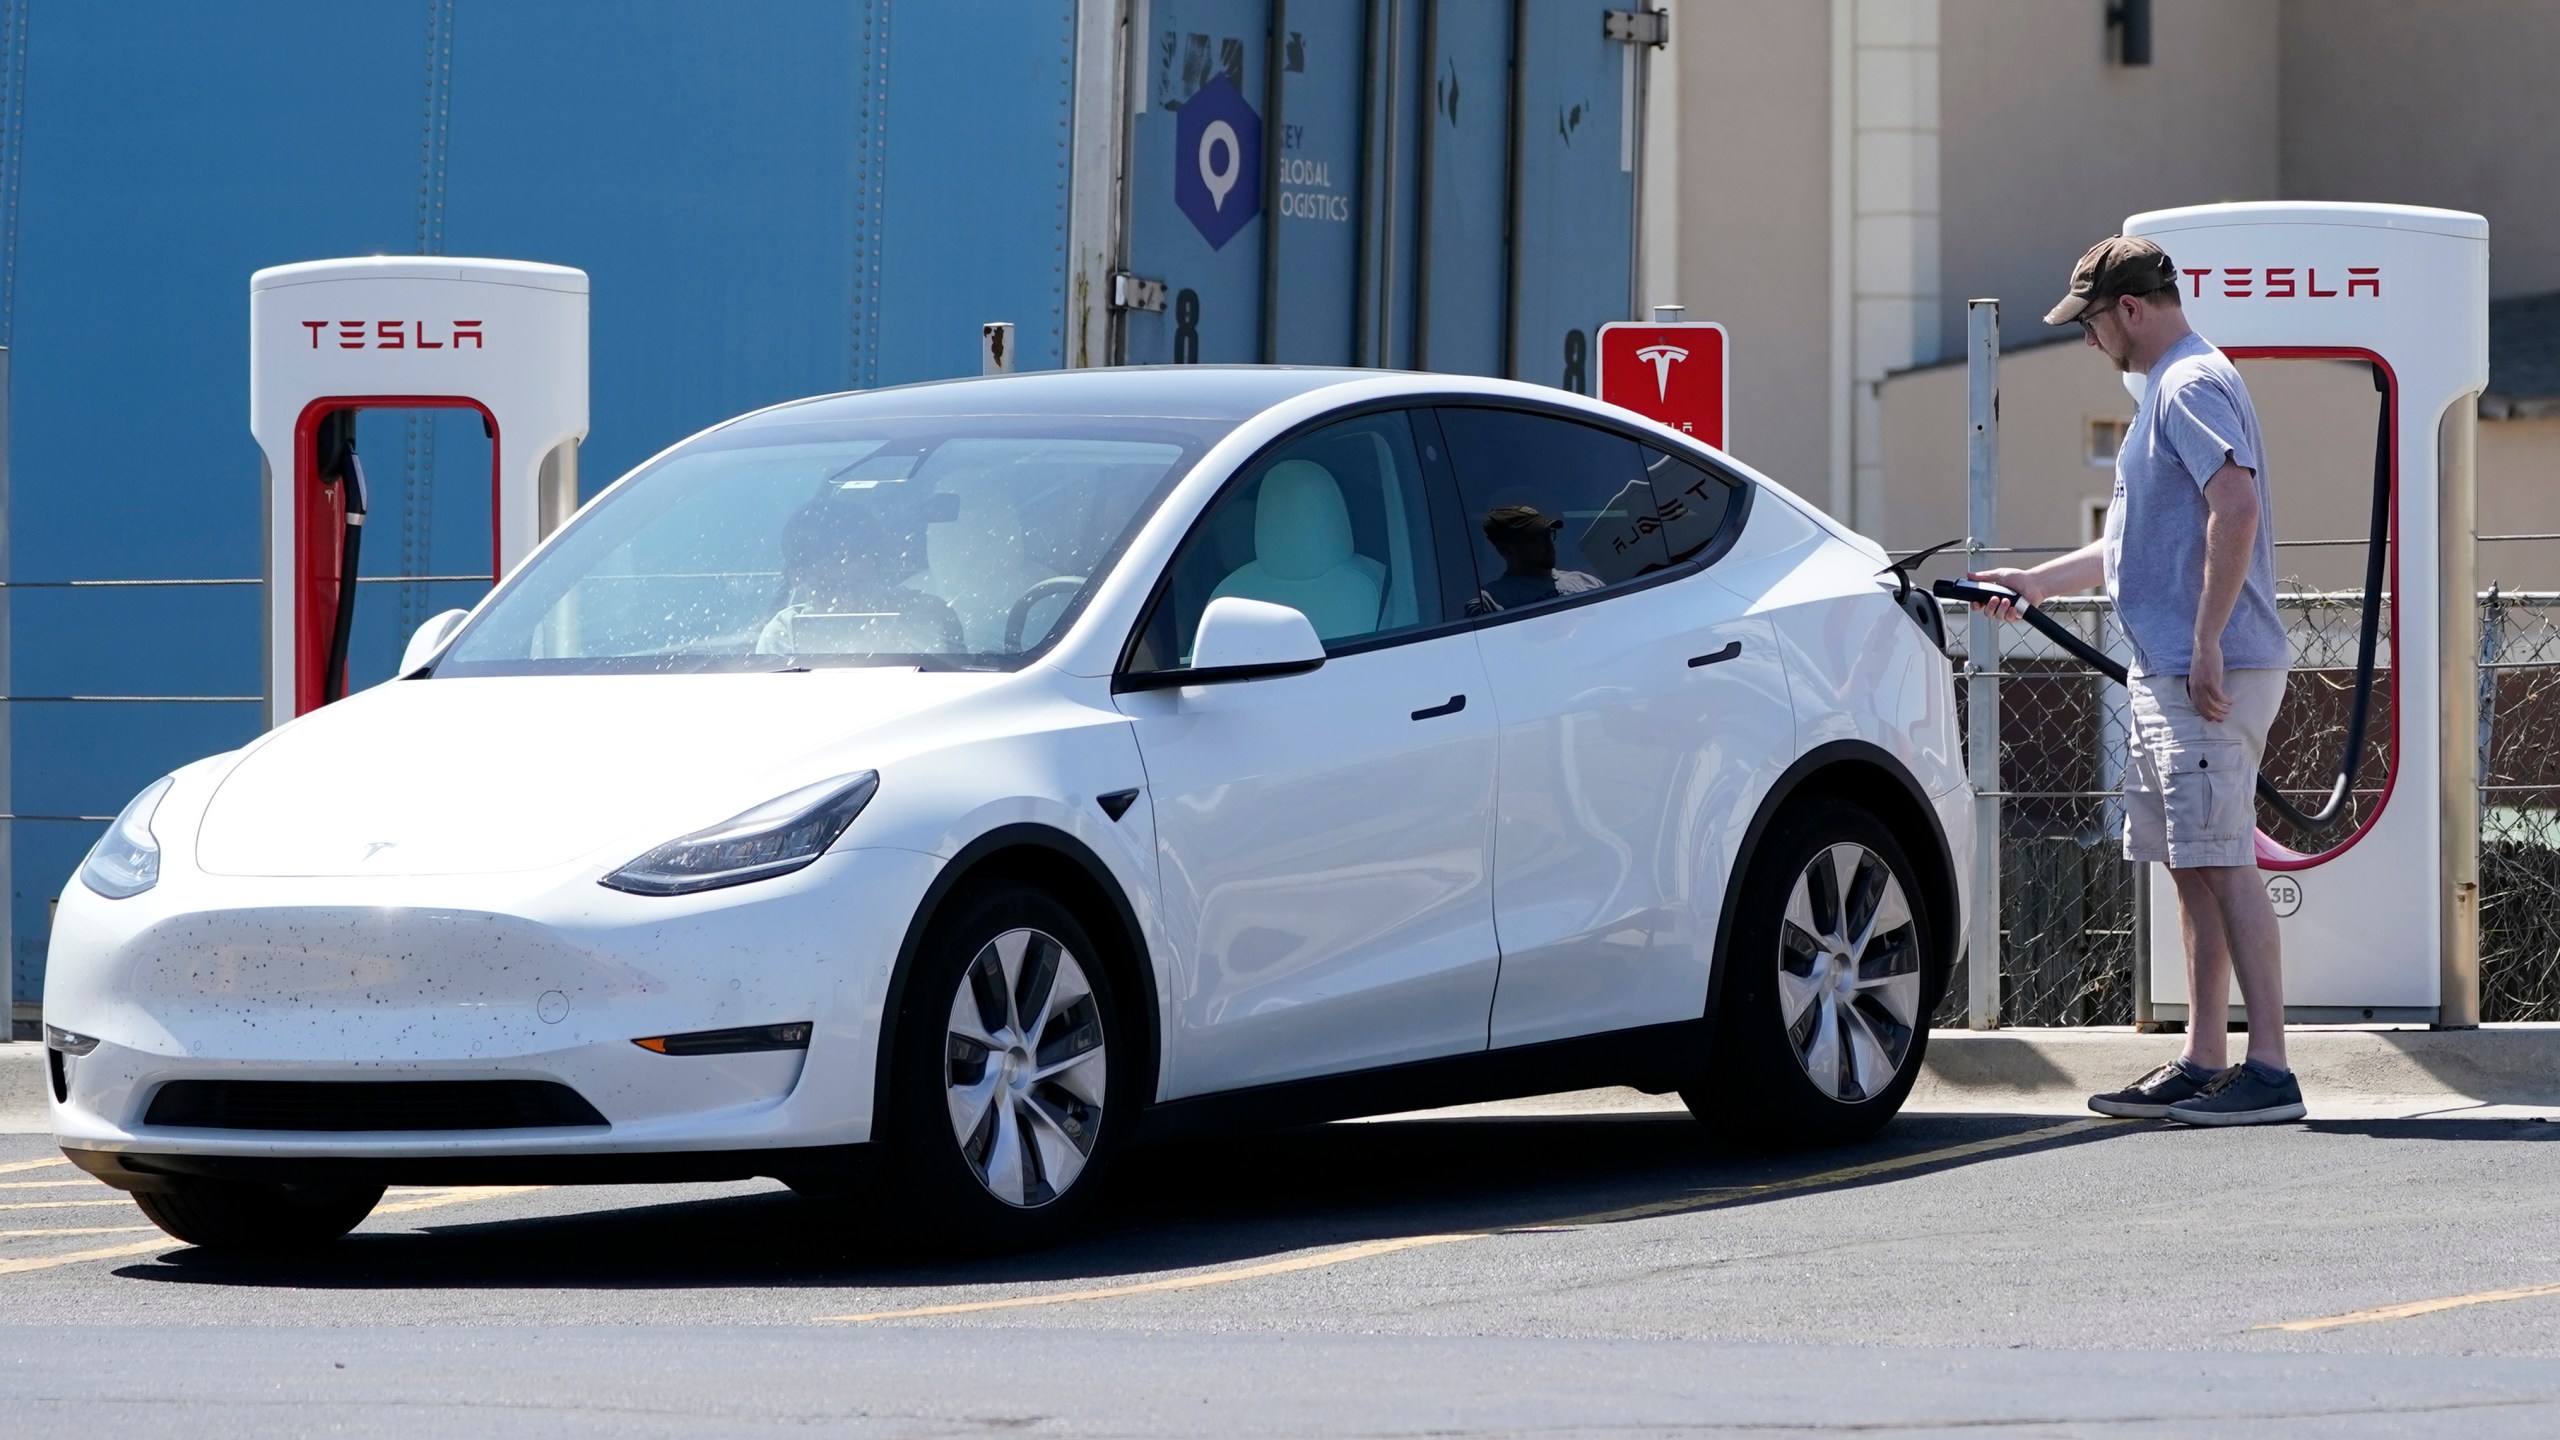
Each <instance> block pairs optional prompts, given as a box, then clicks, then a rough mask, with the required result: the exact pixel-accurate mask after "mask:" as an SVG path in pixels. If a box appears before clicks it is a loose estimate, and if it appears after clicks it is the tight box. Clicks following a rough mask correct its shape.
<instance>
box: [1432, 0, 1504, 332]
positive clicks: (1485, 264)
mask: <svg viewBox="0 0 2560 1440" xmlns="http://www.w3.org/2000/svg"><path fill="white" fill-rule="evenodd" d="M1433 8H1434V9H1435V10H1436V11H1437V12H1438V15H1437V17H1436V18H1437V23H1436V24H1435V25H1434V26H1433V27H1432V45H1433V49H1434V51H1435V53H1434V54H1433V55H1432V56H1431V62H1430V63H1431V89H1430V92H1429V94H1428V95H1427V96H1426V97H1425V99H1426V102H1427V104H1428V107H1429V108H1428V109H1426V110H1425V112H1424V121H1425V123H1426V124H1428V125H1429V126H1430V127H1431V128H1430V130H1429V132H1428V134H1429V136H1430V143H1431V167H1430V168H1431V194H1430V196H1429V198H1428V201H1427V203H1428V204H1429V205H1430V207H1431V215H1430V236H1429V239H1428V240H1427V242H1426V243H1425V246H1424V250H1425V253H1426V256H1427V258H1428V260H1429V262H1430V269H1429V273H1428V278H1427V280H1426V282H1425V289H1426V291H1427V293H1426V294H1425V295H1424V297H1423V307H1424V308H1423V312H1422V317H1421V324H1422V330H1423V341H1424V348H1423V350H1422V353H1421V358H1420V363H1421V364H1423V365H1425V366H1427V367H1428V368H1430V369H1433V370H1449V371H1455V372H1458V373H1461V374H1468V375H1499V374H1501V373H1503V371H1502V337H1503V329H1504V326H1505V324H1506V322H1507V305H1506V303H1505V298H1504V297H1505V292H1506V290H1507V288H1508V284H1509V277H1510V251H1509V248H1508V247H1507V246H1506V244H1505V243H1504V239H1503V233H1504V230H1505V227H1506V224H1507V221H1506V214H1505V207H1506V205H1507V204H1508V203H1509V199H1510V191H1509V187H1508V184H1507V177H1508V176H1509V175H1510V173H1511V18H1510V15H1509V14H1508V13H1507V11H1506V12H1503V13H1498V14H1497V13H1492V11H1491V7H1489V6H1483V5H1478V4H1465V3H1463V0H1462V3H1460V4H1450V3H1447V0H1440V3H1437V4H1435V5H1434V7H1433Z"/></svg>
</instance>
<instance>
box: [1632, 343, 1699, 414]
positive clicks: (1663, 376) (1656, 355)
mask: <svg viewBox="0 0 2560 1440" xmlns="http://www.w3.org/2000/svg"><path fill="white" fill-rule="evenodd" d="M1636 358H1637V359H1639V360H1650V361H1652V362H1653V393H1654V395H1655V397H1656V398H1658V399H1662V400H1668V399H1670V398H1671V367H1672V366H1674V365H1677V364H1679V363H1680V362H1681V361H1683V360H1686V359H1688V358H1689V352H1688V351H1686V350H1683V349H1681V348H1680V347H1679V346H1677V345H1647V346H1646V347H1644V348H1643V349H1641V350H1639V351H1637V352H1636Z"/></svg>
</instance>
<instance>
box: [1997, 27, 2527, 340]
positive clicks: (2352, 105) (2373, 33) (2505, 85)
mask: <svg viewBox="0 0 2560 1440" xmlns="http://www.w3.org/2000/svg"><path fill="white" fill-rule="evenodd" d="M2027 3H2030V4H2031V3H2033V0H2027ZM1948 8H1949V11H1950V14H1951V15H1952V12H1953V11H1954V9H1955V8H1956V0H1948ZM2057 8H2070V7H2057ZM2161 9H2162V10H2163V11H2164V12H2166V11H2168V10H2169V9H2170V7H2169V6H2168V5H2166V4H2163V5H2162V6H2161ZM2283 13H2284V27H2283V29H2284V35H2283V46H2282V80H2281V83H2280V85H2279V87H2278V88H2279V90H2280V92H2281V94H2282V96H2283V166H2284V176H2283V179H2284V193H2285V194H2286V195H2287V196H2290V197H2294V198H2299V199H2310V200H2387V201H2396V202H2399V203H2403V204H2410V205H2442V206H2447V207H2449V208H2452V209H2457V210H2476V211H2478V212H2480V213H2481V214H2484V215H2486V216H2488V217H2489V223H2490V235H2491V239H2492V242H2493V243H2492V244H2491V245H2490V248H2489V288H2490V293H2491V294H2493V295H2500V296H2504V295H2531V294H2539V293H2542V292H2545V291H2550V290H2560V185H2554V184H2553V183H2552V178H2551V166H2550V163H2549V161H2548V159H2547V158H2546V157H2547V145H2548V140H2549V137H2550V136H2551V135H2552V134H2553V133H2555V132H2560V84H2554V83H2553V77H2554V74H2555V72H2560V5H2554V4H2552V3H2550V0H2460V3H2452V0H2428V3H2413V0H2284V12H2283ZM2160 24H2161V28H2162V31H2163V34H2164V37H2165V35H2166V33H2167V32H2168V30H2169V22H2168V21H2167V20H2166V18H2164V19H2163V20H2162V21H2161V22H2160ZM1950 93H1953V87H1952V86H1951V87H1950ZM1949 253H1950V254H1952V253H1954V249H1953V246H1952V244H1950V247H1949Z"/></svg>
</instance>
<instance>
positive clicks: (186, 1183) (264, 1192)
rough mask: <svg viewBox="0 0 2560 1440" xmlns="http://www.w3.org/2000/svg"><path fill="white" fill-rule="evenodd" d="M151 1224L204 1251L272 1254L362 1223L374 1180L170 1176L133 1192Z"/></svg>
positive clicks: (317, 1242)
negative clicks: (268, 1181)
mask: <svg viewBox="0 0 2560 1440" xmlns="http://www.w3.org/2000/svg"><path fill="white" fill-rule="evenodd" d="M133 1201H134V1203H135V1204H136V1205H139V1206H141V1207H142V1213H143V1214H145V1215H147V1216H149V1217H150V1218H151V1223H152V1224H154V1225H157V1226H159V1227H160V1228H161V1229H163V1230H166V1231H168V1232H169V1234H170V1235H171V1236H173V1237H175V1238H177V1239H180V1240H184V1241H185V1242H187V1243H188V1244H190V1245H196V1246H201V1247H203V1248H204V1249H207V1250H237V1251H244V1252H254V1253H261V1254H276V1253H281V1252H286V1251H293V1250H311V1249H317V1248H318V1247H320V1246H322V1245H326V1244H328V1243H330V1242H331V1241H333V1240H336V1239H337V1238H338V1237H340V1236H342V1235H344V1234H346V1233H347V1232H348V1231H350V1230H353V1229H354V1228H356V1227H357V1226H358V1225H361V1224H363V1223H364V1217H366V1216H367V1215H370V1214H372V1213H373V1207H374V1206H375V1205H377V1204H380V1203H381V1201H382V1187H381V1186H379V1185H260V1184H246V1183H240V1182H235V1181H228V1180H199V1179H174V1180H170V1181H168V1182H167V1188H166V1189H157V1190H140V1191H136V1192H134V1196H133Z"/></svg>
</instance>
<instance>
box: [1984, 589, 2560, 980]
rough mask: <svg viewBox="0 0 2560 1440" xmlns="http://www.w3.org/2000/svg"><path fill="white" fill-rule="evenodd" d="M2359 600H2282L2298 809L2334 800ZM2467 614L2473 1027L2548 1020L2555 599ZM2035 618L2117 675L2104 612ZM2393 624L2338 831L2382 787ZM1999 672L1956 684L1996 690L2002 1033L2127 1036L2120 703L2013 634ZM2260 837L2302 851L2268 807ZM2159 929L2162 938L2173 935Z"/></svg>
mask: <svg viewBox="0 0 2560 1440" xmlns="http://www.w3.org/2000/svg"><path fill="white" fill-rule="evenodd" d="M2362 601H2363V597H2362V594H2361V593H2360V592H2357V591H2305V590H2293V591H2286V592H2280V594H2279V597H2278V608H2279V610H2280V611H2281V612H2282V614H2283V616H2284V621H2285V629H2286V631H2287V633H2288V634H2289V635H2290V637H2291V638H2292V642H2293V673H2292V676H2291V678H2290V680H2289V681H2288V682H2287V685H2286V689H2285V701H2284V708H2283V710H2282V711H2281V712H2279V714H2278V715H2277V718H2276V723H2275V728H2274V730H2273V732H2272V733H2271V734H2270V735H2269V736H2268V739H2267V755H2268V761H2269V765H2270V767H2271V768H2270V769H2269V772H2268V773H2269V778H2271V779H2273V780H2274V781H2275V782H2276V785H2277V788H2278V789H2280V790H2282V791H2283V792H2284V793H2285V795H2286V797H2287V798H2288V799H2291V800H2292V801H2293V802H2294V803H2295V804H2297V805H2299V806H2302V807H2303V808H2305V809H2311V808H2316V807H2317V806H2318V805H2319V804H2320V803H2322V802H2323V801H2325V800H2326V799H2327V797H2328V793H2329V786H2330V784H2331V782H2332V781H2333V780H2334V778H2335V774H2336V771H2335V768H2334V767H2335V766H2336V764H2337V761H2338V756H2339V752H2340V750H2341V748H2342V747H2343V746H2344V745H2345V743H2346V728H2347V716H2348V710H2349V706H2350V704H2351V703H2352V700H2353V696H2354V688H2355V672H2356V651H2357V646H2358V641H2359V638H2360V628H2361V622H2362ZM2478 603H2479V605H2480V626H2481V646H2480V650H2481V653H2480V659H2481V671H2480V734H2479V737H2478V744H2479V746H2480V754H2481V765H2480V775H2481V797H2480V798H2481V819H2480V884H2481V920H2480V930H2481V934H2480V971H2481V997H2480V1008H2481V1018H2482V1019H2483V1020H2491V1021H2496V1020H2553V1019H2560V592H2549V591H2535V592H2511V593H2501V592H2500V591H2499V590H2497V589H2495V588H2492V589H2491V590H2489V591H2488V592H2487V593H2485V594H2483V595H2482V596H2481V597H2480V599H2479V602H2478ZM2044 608H2045V610H2046V611H2047V612H2048V613H2050V614H2052V615H2054V616H2055V617H2056V618H2058V619H2061V620H2063V621H2064V622H2065V623H2067V624H2068V625H2070V626H2071V627H2072V628H2073V629H2074V631H2075V632H2076V633H2078V634H2079V636H2080V637H2081V638H2082V639H2083V640H2086V641H2088V642H2089V643H2091V644H2093V645H2095V646H2097V647H2098V648H2099V649H2101V650H2104V651H2106V652H2107V653H2108V654H2109V655H2112V656H2114V657H2116V658H2117V659H2119V660H2121V659H2126V658H2128V657H2129V656H2130V654H2131V648H2130V646H2128V645H2127V644H2126V641H2125V637H2124V633H2123V629H2122V627H2121V626H2120V625H2119V624H2118V623H2117V620H2116V616H2115V613H2114V611H2113V609H2112V607H2111V606H2110V605H2109V604H2108V602H2107V601H2106V600H2104V599H2103V598H2075V599H2058V600H2054V601H2051V602H2049V603H2047V604H2046V605H2045V607H2044ZM2390 619H2391V612H2390V609H2389V607H2388V606H2386V607H2385V608H2384V610H2383V612H2382V631H2381V637H2380V645H2379V647H2378V649H2377V651H2376V663H2377V664H2378V665H2379V666H2380V667H2381V671H2380V674H2379V675H2378V677H2377V680H2376V688H2375V691H2374V697H2373V704H2372V707H2371V710H2370V713H2369V718H2368V721H2367V725H2366V731H2365V750H2364V760H2363V764H2362V765H2361V766H2360V767H2359V769H2358V771H2357V779H2356V790H2355V793H2354V795H2353V796H2352V797H2351V799H2350V801H2349V804H2350V812H2349V814H2348V815H2347V816H2346V818H2345V819H2343V820H2341V821H2340V822H2339V825H2340V827H2342V828H2341V829H2339V830H2333V831H2331V832H2329V833H2330V834H2332V835H2334V834H2337V833H2345V832H2346V831H2349V830H2352V828H2353V827H2354V826H2355V825H2356V824H2358V823H2360V822H2361V820H2362V818H2363V816H2364V813H2365V812H2366V811H2368V810H2369V809H2370V808H2371V807H2372V806H2373V805H2374V804H2376V803H2377V802H2378V801H2379V800H2380V798H2381V796H2382V793H2383V792H2384V790H2385V789H2386V788H2387V787H2388V785H2389V782H2390V767H2391V764H2392V761H2393V757H2394V747H2393V744H2392V734H2391V722H2392V712H2393V710H2394V708H2395V707H2394V706H2393V704H2392V694H2391V686H2392V683H2393V678H2394V672H2393V671H2392V670H2391V668H2390V666H2391V661H2392V646H2391V630H2390ZM1966 629H1967V626H1966V624H1965V614H1964V610H1963V607H1961V606H1955V605H1950V606H1948V607H1947V634H1948V640H1949V649H1950V651H1951V652H1952V653H1953V654H1954V655H1955V657H1956V658H1957V660H1958V661H1959V662H1962V661H1964V660H1965V659H1966V658H1967V656H1966V653H1965V646H1966ZM1995 633H1996V635H1997V636H1998V639H1999V643H2000V653H1999V656H1998V665H1999V671H1998V674H1997V675H1996V676H1995V677H1991V678H1990V679H1988V680H1987V681H1978V680H1971V679H1967V678H1965V677H1964V676H1963V674H1962V672H1961V671H1959V678H1958V679H1957V682H1956V690H1957V704H1958V706H1959V713H1962V708H1961V707H1963V706H1964V704H1965V703H1966V700H1967V695H1966V690H1967V687H1968V686H1969V685H1972V684H1979V683H1994V684H1997V685H1998V686H1999V701H2000V779H2001V787H2002V788H2001V790H2000V792H1999V793H2000V795H2001V834H2000V838H1999V843H2000V874H2001V881H2000V909H2001V916H2000V928H2001V939H2002V944H2001V956H2000V965H2001V977H2000V985H2001V1009H2000V1017H2001V1022H2002V1023H2003V1024H2007V1025H2127V1024H2131V1023H2132V1022H2133V1018H2134V1017H2133V966H2134V943H2135V937H2134V914H2135V904H2136V897H2135V890H2136V885H2137V882H2138V877H2139V872H2138V870H2137V869H2136V868H2135V867H2134V866H2132V865H2130V864H2128V863H2127V862H2126V861H2125V859H2124V847H2123V840H2122V835H2123V826H2124V805H2123V801H2122V799H2121V796H2120V790H2121V787H2122V783H2123V773H2124V765H2125V755H2126V746H2127V741H2128V728H2127V727H2128V724H2129V718H2128V715H2127V710H2126V702H2125V695H2124V691H2123V690H2122V689H2121V688H2119V687H2118V686H2116V685H2114V684H2113V683H2111V682H2110V681H2108V680H2107V679H2105V678H2104V677H2103V676H2100V675H2098V674H2097V673H2096V672H2094V671H2092V670H2090V669H2088V668H2087V667H2086V666H2084V665H2082V664H2081V663H2080V662H2079V661H2077V660H2074V659H2072V658H2071V657H2070V656H2069V655H2068V654H2066V653H2064V652H2063V651H2062V650H2061V648H2060V647H2059V646H2056V645H2055V644H2053V642H2051V641H2050V640H2047V639H2046V638H2045V637H2044V636H2042V635H2040V634H2037V633H2036V632H2035V631H2034V630H2031V629H2029V628H2028V627H2026V626H2024V625H2002V626H2000V627H1998V628H1997V630H1996V631H1995ZM2258 809H2259V818H2258V823H2259V825H2260V826H2261V828H2263V829H2265V830H2266V832H2267V833H2268V834H2269V835H2270V836H2272V837H2274V838H2275V839H2277V840H2278V841H2281V842H2284V843H2286V844H2289V845H2293V846H2295V847H2296V848H2299V849H2305V850H2312V849H2317V848H2319V841H2318V837H2314V836H2311V835H2304V834H2298V833H2294V831H2293V829H2292V827H2290V826H2288V825H2287V824H2286V823H2285V822H2283V821H2282V820H2281V819H2280V818H2278V817H2277V816H2275V815H2274V814H2273V813H2272V812H2270V811H2269V810H2268V808H2267V807H2266V805H2265V804H2264V803H2263V802H2261V803H2260V805H2259V807H2258ZM2162 923H2167V924H2173V925H2174V924H2175V923H2176V917H2175V916H2174V915H2170V916H2165V917H2162ZM1965 963H1966V962H1959V963H1958V966H1957V973H1956V974H1955V976H1954V977H1953V978H1952V979H1951V981H1950V982H1949V984H1948V987H1947V999H1946V1001H1945V1003H1944V1004H1943V1005H1942V1007H1941V1008H1940V1011H1939V1013H1938V1015H1937V1016H1936V1017H1935V1023H1937V1024H1939V1025H1962V1024H1964V1023H1965V1010H1966V998H1965V997H1966V993H1967V984H1966V977H1965V974H1964V967H1965Z"/></svg>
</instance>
